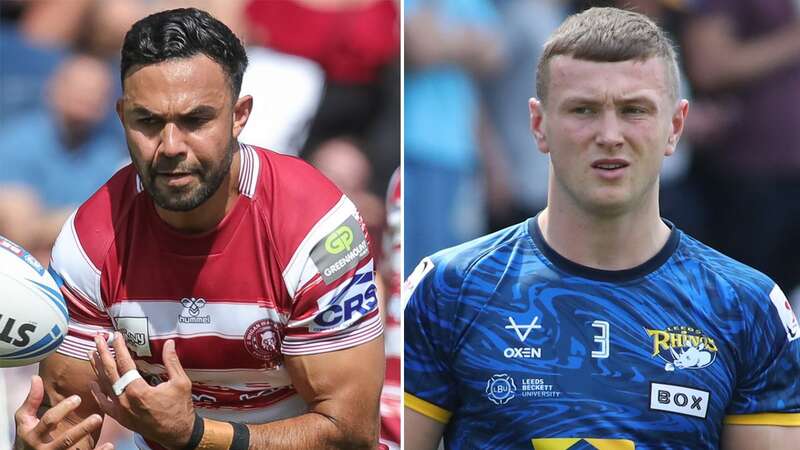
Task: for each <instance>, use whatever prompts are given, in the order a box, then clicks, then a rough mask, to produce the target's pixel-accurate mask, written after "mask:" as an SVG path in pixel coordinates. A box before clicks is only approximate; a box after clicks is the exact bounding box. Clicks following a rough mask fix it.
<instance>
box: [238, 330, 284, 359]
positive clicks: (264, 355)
mask: <svg viewBox="0 0 800 450" xmlns="http://www.w3.org/2000/svg"><path fill="white" fill-rule="evenodd" d="M282 334H283V325H280V324H278V323H276V322H273V321H272V320H269V319H261V320H259V321H257V322H254V323H253V324H252V325H250V326H249V327H248V328H247V331H245V333H244V346H245V348H246V349H247V352H248V353H250V354H251V355H253V357H255V358H257V359H260V360H262V361H264V366H265V368H267V369H274V368H276V367H278V365H279V364H280V363H281V360H282V358H281V351H280V350H281V340H282V338H281V336H282Z"/></svg>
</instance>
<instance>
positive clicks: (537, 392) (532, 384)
mask: <svg viewBox="0 0 800 450" xmlns="http://www.w3.org/2000/svg"><path fill="white" fill-rule="evenodd" d="M521 395H522V396H523V397H534V398H558V397H561V391H559V390H558V386H556V385H554V384H550V383H548V382H547V381H545V379H544V378H523V379H522V392H521Z"/></svg>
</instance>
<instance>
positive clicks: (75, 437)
mask: <svg viewBox="0 0 800 450" xmlns="http://www.w3.org/2000/svg"><path fill="white" fill-rule="evenodd" d="M43 399H44V387H43V386H42V379H41V378H39V376H38V375H36V376H34V377H33V379H32V380H31V390H30V392H28V397H27V398H26V399H25V402H24V403H22V406H20V407H19V409H18V410H17V412H16V414H14V421H15V422H16V426H17V437H16V440H15V441H14V449H15V450H66V449H68V448H70V447H73V446H74V447H73V449H74V450H88V449H89V448H90V447H91V444H90V442H91V436H90V434H91V433H93V432H95V431H97V430H99V429H100V426H101V425H102V424H103V418H102V417H100V416H99V415H98V414H92V415H91V416H89V417H87V418H85V419H83V421H82V422H80V423H79V424H77V425H75V426H73V427H71V428H68V429H67V431H63V432H62V431H59V430H58V427H59V424H61V423H62V422H64V421H65V418H66V417H67V415H68V414H69V413H70V412H72V411H74V410H75V408H77V407H78V405H80V404H81V398H80V397H79V396H77V395H73V396H72V397H67V398H65V399H64V400H62V401H60V402H59V403H58V404H57V405H55V406H53V407H52V408H50V409H49V410H47V412H45V413H44V414H43V415H42V418H41V419H39V418H37V417H36V411H37V410H38V409H39V406H41V404H42V400H43ZM113 449H114V445H112V444H110V443H106V444H103V445H101V446H100V447H98V449H97V450H113Z"/></svg>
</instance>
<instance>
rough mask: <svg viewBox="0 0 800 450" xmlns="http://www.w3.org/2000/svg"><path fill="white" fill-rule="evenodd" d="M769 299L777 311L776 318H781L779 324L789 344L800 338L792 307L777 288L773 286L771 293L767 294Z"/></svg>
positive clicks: (798, 325)
mask: <svg viewBox="0 0 800 450" xmlns="http://www.w3.org/2000/svg"><path fill="white" fill-rule="evenodd" d="M769 299H770V300H771V301H772V305H773V306H775V309H776V310H777V311H778V316H779V317H780V318H781V323H782V324H783V328H784V329H785V330H786V338H787V339H789V342H792V341H793V340H795V339H798V338H800V324H798V323H797V316H795V315H794V311H792V305H791V304H789V299H787V298H786V295H784V293H783V291H781V289H780V288H779V287H778V286H775V287H774V288H773V289H772V292H770V293H769Z"/></svg>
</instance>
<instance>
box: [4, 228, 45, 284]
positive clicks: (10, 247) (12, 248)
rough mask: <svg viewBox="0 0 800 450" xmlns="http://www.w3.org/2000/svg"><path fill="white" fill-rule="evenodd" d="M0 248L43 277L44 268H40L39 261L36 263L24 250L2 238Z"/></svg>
mask: <svg viewBox="0 0 800 450" xmlns="http://www.w3.org/2000/svg"><path fill="white" fill-rule="evenodd" d="M0 248H2V249H5V250H7V251H8V252H10V253H11V254H12V255H14V256H16V257H17V258H19V259H21V260H22V261H23V262H24V263H25V264H27V265H29V266H31V268H32V269H33V270H35V271H36V273H38V274H39V275H40V276H41V275H44V267H42V265H41V264H40V263H39V261H37V260H36V258H34V257H33V255H31V254H30V253H28V252H27V251H26V250H25V249H24V248H22V247H20V246H19V245H17V244H15V243H13V242H11V241H9V240H8V239H6V238H4V237H3V236H0Z"/></svg>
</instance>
